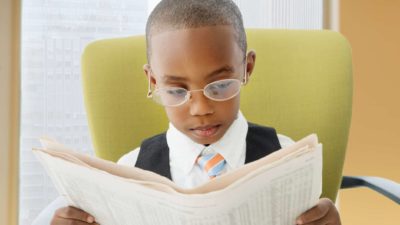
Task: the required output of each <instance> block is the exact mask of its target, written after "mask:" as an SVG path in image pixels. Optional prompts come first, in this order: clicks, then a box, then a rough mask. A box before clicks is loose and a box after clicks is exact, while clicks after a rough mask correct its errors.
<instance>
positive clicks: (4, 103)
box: [0, 0, 20, 225]
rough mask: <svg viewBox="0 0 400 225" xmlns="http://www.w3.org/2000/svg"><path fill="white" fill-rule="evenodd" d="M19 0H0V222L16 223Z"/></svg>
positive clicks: (8, 224)
mask: <svg viewBox="0 0 400 225" xmlns="http://www.w3.org/2000/svg"><path fill="white" fill-rule="evenodd" d="M19 39H20V1H17V0H0V224H1V225H3V224H4V225H14V224H17V214H18V210H17V208H18V197H17V196H18V155H19V154H18V152H19V151H18V149H19V146H18V143H19V86H20V85H19V82H20V80H19V77H20V76H19V71H20V70H19V68H20V66H19V62H20V61H19V55H20V54H19V52H20V48H19Z"/></svg>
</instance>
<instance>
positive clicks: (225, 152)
mask: <svg viewBox="0 0 400 225" xmlns="http://www.w3.org/2000/svg"><path fill="white" fill-rule="evenodd" d="M247 130H248V124H247V121H246V119H245V118H244V116H243V115H242V113H241V112H240V111H239V112H238V116H237V118H236V119H235V121H234V122H233V123H232V124H231V126H230V127H229V128H228V130H227V131H226V132H225V134H224V136H223V137H222V138H221V139H220V140H218V141H217V142H215V143H213V144H210V145H209V146H204V145H202V144H198V143H196V142H194V141H193V140H192V139H190V138H189V137H187V136H186V135H185V134H183V133H182V132H180V131H179V130H178V129H176V128H175V127H174V125H173V124H172V123H169V128H168V131H167V144H168V147H169V150H170V151H169V156H170V163H171V166H174V167H177V168H179V169H181V170H182V171H183V173H185V174H188V173H189V172H190V171H191V170H192V169H193V166H194V164H195V161H196V159H197V157H198V155H200V153H201V152H202V151H204V150H206V149H207V151H211V152H217V153H219V154H221V155H222V156H223V157H224V159H225V160H226V162H227V164H228V165H229V166H230V168H237V167H238V166H240V164H241V162H240V159H241V157H242V155H243V154H245V151H246V135H247Z"/></svg>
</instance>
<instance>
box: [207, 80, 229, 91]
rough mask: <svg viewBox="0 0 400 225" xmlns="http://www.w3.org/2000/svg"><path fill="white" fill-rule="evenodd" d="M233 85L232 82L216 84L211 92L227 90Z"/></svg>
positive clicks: (212, 86)
mask: <svg viewBox="0 0 400 225" xmlns="http://www.w3.org/2000/svg"><path fill="white" fill-rule="evenodd" d="M231 83H232V81H225V82H219V83H215V84H213V85H211V86H210V88H211V90H214V89H225V88H228V87H229V85H230V84H231Z"/></svg>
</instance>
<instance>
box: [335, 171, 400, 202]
mask: <svg viewBox="0 0 400 225" xmlns="http://www.w3.org/2000/svg"><path fill="white" fill-rule="evenodd" d="M361 186H364V187H369V188H371V189H373V190H375V191H377V192H379V193H381V194H383V195H384V196H386V197H388V198H390V199H391V200H393V201H395V202H396V203H397V204H400V184H399V183H396V182H394V181H391V180H388V179H385V178H381V177H370V176H343V178H342V184H341V186H340V188H341V189H345V188H353V187H361Z"/></svg>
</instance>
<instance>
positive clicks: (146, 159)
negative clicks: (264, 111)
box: [135, 123, 281, 180]
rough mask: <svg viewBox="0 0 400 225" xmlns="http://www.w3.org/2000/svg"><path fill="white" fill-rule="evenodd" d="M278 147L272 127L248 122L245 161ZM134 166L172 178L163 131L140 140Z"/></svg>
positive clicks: (257, 157) (255, 158)
mask: <svg viewBox="0 0 400 225" xmlns="http://www.w3.org/2000/svg"><path fill="white" fill-rule="evenodd" d="M280 148H281V145H280V144H279V140H278V136H277V134H276V131H275V129H274V128H271V127H263V126H259V125H256V124H252V123H249V129H248V131H247V136H246V159H245V163H250V162H253V161H255V160H257V159H260V158H262V157H264V156H266V155H268V154H270V153H272V152H274V151H276V150H279V149H280ZM135 166H136V167H138V168H141V169H144V170H150V171H152V172H154V173H158V174H160V175H162V176H164V177H167V178H169V179H170V180H172V179H171V170H170V166H169V148H168V144H167V138H166V135H165V133H162V134H159V135H156V136H154V137H151V138H148V139H146V140H144V141H143V142H142V145H141V146H140V151H139V155H138V158H137V161H136V165H135Z"/></svg>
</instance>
